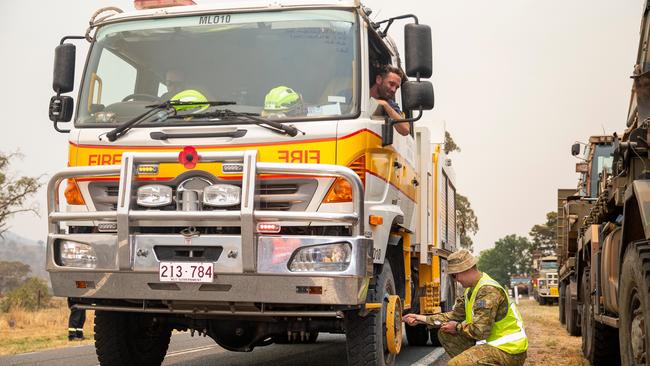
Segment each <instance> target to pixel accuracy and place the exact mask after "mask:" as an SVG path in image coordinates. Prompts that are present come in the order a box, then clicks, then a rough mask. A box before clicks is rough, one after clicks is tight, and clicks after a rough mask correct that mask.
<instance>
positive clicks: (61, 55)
mask: <svg viewBox="0 0 650 366" xmlns="http://www.w3.org/2000/svg"><path fill="white" fill-rule="evenodd" d="M75 57H76V47H75V45H73V44H72V43H62V44H60V45H58V46H56V49H55V50H54V77H53V79H52V89H54V92H55V93H57V94H62V93H69V92H71V91H72V90H74V68H75Z"/></svg>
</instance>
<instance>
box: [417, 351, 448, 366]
mask: <svg viewBox="0 0 650 366" xmlns="http://www.w3.org/2000/svg"><path fill="white" fill-rule="evenodd" d="M444 354H445V349H444V348H442V347H438V348H436V349H434V350H433V351H432V352H431V353H429V354H428V355H426V356H424V357H422V358H421V359H419V360H417V361H415V363H412V364H411V366H429V365H431V364H433V363H434V362H436V361H438V359H439V358H440V357H442V355H444Z"/></svg>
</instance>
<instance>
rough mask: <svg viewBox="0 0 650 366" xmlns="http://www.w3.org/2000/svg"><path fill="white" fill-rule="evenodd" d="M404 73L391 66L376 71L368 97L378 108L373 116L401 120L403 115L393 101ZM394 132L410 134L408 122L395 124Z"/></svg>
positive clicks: (384, 66)
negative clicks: (377, 115)
mask: <svg viewBox="0 0 650 366" xmlns="http://www.w3.org/2000/svg"><path fill="white" fill-rule="evenodd" d="M403 77H404V73H403V72H402V70H400V69H399V68H397V67H395V66H392V65H383V66H381V67H380V68H379V70H378V71H377V75H376V76H375V79H374V80H373V84H372V86H371V87H370V97H371V98H372V99H373V100H374V101H376V103H377V104H378V106H379V108H377V110H375V112H374V113H373V114H379V115H383V116H388V117H390V118H392V119H394V120H398V119H403V118H404V114H403V113H402V110H401V109H400V107H399V105H398V104H397V102H396V101H395V93H396V92H397V89H399V87H400V86H401V85H402V79H403ZM394 126H395V130H396V131H397V132H398V133H399V134H400V135H403V136H406V135H408V134H409V133H410V132H411V126H410V124H409V123H408V122H402V123H397V124H395V125H394Z"/></svg>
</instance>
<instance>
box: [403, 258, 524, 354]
mask: <svg viewBox="0 0 650 366" xmlns="http://www.w3.org/2000/svg"><path fill="white" fill-rule="evenodd" d="M447 263H448V266H447V274H449V275H451V276H452V277H453V278H454V279H455V280H456V281H458V282H459V283H460V284H461V285H462V286H463V287H464V288H465V293H464V294H463V296H462V297H459V298H458V299H457V300H456V304H455V305H454V308H453V310H452V311H450V312H447V313H441V314H435V315H431V316H425V315H420V314H406V315H404V318H403V320H404V322H405V323H406V324H408V325H417V324H427V325H428V326H430V327H440V330H439V331H438V339H439V340H440V343H441V344H442V346H443V347H444V348H445V351H447V353H448V354H449V356H450V357H451V360H450V361H449V363H448V365H450V366H454V365H462V366H466V365H508V366H510V365H513V366H515V365H517V366H520V365H523V364H524V361H525V360H526V350H527V349H528V338H527V337H526V332H525V331H524V324H523V321H522V320H521V315H519V311H517V307H516V306H515V304H514V302H511V301H510V300H509V298H508V292H507V291H506V290H505V289H504V288H503V287H502V286H501V285H499V283H498V282H496V281H495V280H493V279H492V278H490V276H488V275H487V274H486V273H481V272H480V271H479V270H478V269H477V268H476V263H477V259H476V258H475V257H474V256H473V255H472V254H471V253H470V252H469V251H467V250H465V249H462V250H460V251H458V252H455V253H452V254H451V255H450V256H449V258H448V260H447Z"/></svg>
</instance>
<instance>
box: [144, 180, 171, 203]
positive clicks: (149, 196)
mask: <svg viewBox="0 0 650 366" xmlns="http://www.w3.org/2000/svg"><path fill="white" fill-rule="evenodd" d="M137 202H138V205H140V206H144V207H159V206H166V205H168V204H170V203H172V188H171V187H168V186H163V185H160V184H147V185H145V186H142V187H140V188H138V201H137Z"/></svg>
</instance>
